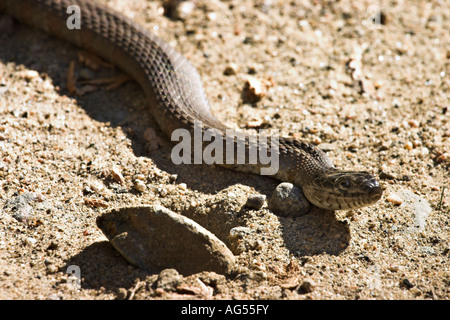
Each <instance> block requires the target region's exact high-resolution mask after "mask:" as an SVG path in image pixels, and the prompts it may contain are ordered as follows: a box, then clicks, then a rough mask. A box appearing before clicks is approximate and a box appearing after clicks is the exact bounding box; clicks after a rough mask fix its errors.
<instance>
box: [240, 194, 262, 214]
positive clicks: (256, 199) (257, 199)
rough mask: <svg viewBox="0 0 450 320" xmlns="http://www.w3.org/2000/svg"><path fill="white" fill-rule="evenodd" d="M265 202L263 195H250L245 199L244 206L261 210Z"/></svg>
mask: <svg viewBox="0 0 450 320" xmlns="http://www.w3.org/2000/svg"><path fill="white" fill-rule="evenodd" d="M265 201H266V196H265V195H263V194H252V195H250V196H249V197H248V198H247V203H246V204H245V205H246V206H247V207H248V208H250V209H255V210H259V209H261V208H262V206H263V205H264V203H265Z"/></svg>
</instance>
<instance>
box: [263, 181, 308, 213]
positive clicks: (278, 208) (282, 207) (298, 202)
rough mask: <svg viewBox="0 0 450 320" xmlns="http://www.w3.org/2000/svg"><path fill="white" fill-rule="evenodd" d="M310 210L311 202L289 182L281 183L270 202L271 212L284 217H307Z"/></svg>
mask: <svg viewBox="0 0 450 320" xmlns="http://www.w3.org/2000/svg"><path fill="white" fill-rule="evenodd" d="M309 208H310V204H309V201H308V200H307V199H306V198H305V196H304V195H303V192H302V190H300V189H299V188H297V187H296V186H294V185H293V184H292V183H288V182H283V183H280V184H279V185H278V186H277V187H276V188H275V190H274V192H273V193H272V197H271V198H270V200H269V210H271V211H273V212H274V213H276V214H278V215H280V216H282V217H300V216H303V215H305V214H306V213H307V212H308V211H309Z"/></svg>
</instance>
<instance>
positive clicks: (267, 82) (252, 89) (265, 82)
mask: <svg viewBox="0 0 450 320" xmlns="http://www.w3.org/2000/svg"><path fill="white" fill-rule="evenodd" d="M273 86H274V83H273V81H272V80H271V79H262V80H261V79H257V78H255V77H252V76H249V77H247V81H246V82H245V87H244V97H245V100H246V101H248V102H257V101H259V100H261V99H262V98H263V97H264V96H266V95H267V91H268V89H269V88H270V87H273Z"/></svg>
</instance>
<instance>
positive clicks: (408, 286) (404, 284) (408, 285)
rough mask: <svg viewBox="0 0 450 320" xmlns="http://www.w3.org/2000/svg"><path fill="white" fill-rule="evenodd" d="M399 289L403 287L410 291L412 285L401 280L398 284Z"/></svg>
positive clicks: (406, 280) (407, 281)
mask: <svg viewBox="0 0 450 320" xmlns="http://www.w3.org/2000/svg"><path fill="white" fill-rule="evenodd" d="M400 286H401V287H405V288H406V289H411V288H412V287H414V284H412V283H411V281H409V280H408V279H407V278H405V279H403V280H402V281H401V283H400Z"/></svg>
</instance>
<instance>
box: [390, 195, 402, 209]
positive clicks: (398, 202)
mask: <svg viewBox="0 0 450 320" xmlns="http://www.w3.org/2000/svg"><path fill="white" fill-rule="evenodd" d="M386 200H387V201H388V202H390V203H392V204H395V205H397V206H399V205H401V204H402V203H403V199H402V198H401V197H400V196H399V195H398V194H395V193H391V194H390V195H388V196H387V198H386Z"/></svg>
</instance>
